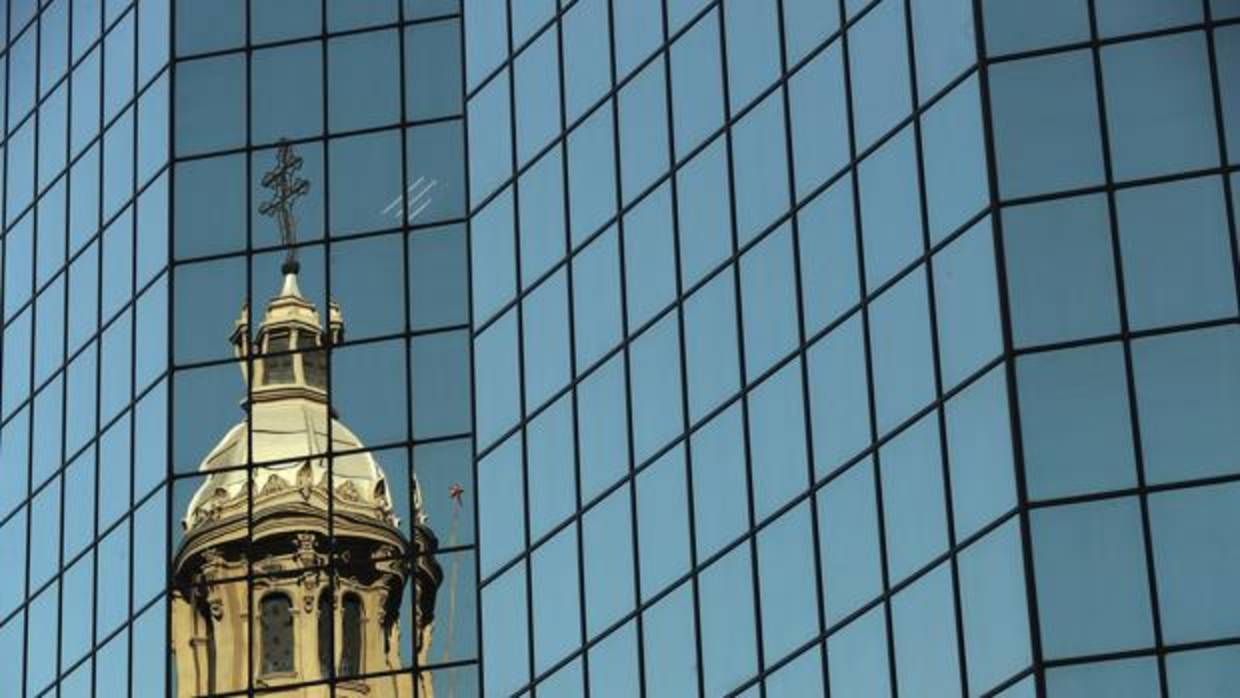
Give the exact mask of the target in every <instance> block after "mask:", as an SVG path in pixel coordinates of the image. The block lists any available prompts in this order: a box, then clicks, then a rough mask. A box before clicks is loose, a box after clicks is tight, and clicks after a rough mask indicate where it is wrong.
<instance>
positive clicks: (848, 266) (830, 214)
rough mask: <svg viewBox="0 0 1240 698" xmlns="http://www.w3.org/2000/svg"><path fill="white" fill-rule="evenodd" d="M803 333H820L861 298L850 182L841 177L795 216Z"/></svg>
mask: <svg viewBox="0 0 1240 698" xmlns="http://www.w3.org/2000/svg"><path fill="white" fill-rule="evenodd" d="M797 224H798V226H799V227H798V237H799V242H800V254H801V302H802V304H803V307H804V311H805V333H806V334H807V335H813V334H814V333H816V332H819V331H821V330H822V329H823V328H824V327H826V326H827V324H828V323H830V322H832V321H834V320H835V319H836V318H838V317H839V316H840V315H842V314H843V313H844V312H845V311H846V310H848V309H849V308H851V307H853V306H854V305H855V304H856V303H857V301H858V300H860V295H861V289H860V283H859V280H858V269H857V235H856V228H855V224H854V216H853V197H852V182H851V181H850V180H848V179H846V178H845V179H841V180H840V181H839V182H838V183H836V184H834V185H832V186H831V188H830V189H828V190H826V191H825V192H823V193H822V194H819V195H818V196H816V197H814V199H812V200H811V201H809V202H807V203H806V204H805V205H804V206H802V207H801V210H800V211H798V212H797Z"/></svg>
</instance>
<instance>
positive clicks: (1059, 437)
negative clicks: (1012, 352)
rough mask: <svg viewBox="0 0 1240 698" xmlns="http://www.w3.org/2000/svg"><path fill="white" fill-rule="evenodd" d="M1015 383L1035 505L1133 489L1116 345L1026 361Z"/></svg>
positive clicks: (1124, 386)
mask: <svg viewBox="0 0 1240 698" xmlns="http://www.w3.org/2000/svg"><path fill="white" fill-rule="evenodd" d="M1017 380H1018V381H1019V386H1020V418H1021V433H1022V443H1023V446H1024V452H1025V472H1026V478H1027V481H1028V487H1029V495H1030V496H1031V497H1035V498H1043V497H1066V496H1071V495H1075V494H1085V493H1088V492H1096V491H1099V490H1105V489H1120V488H1124V487H1132V486H1133V485H1135V484H1136V471H1135V468H1134V460H1133V446H1132V435H1131V430H1130V414H1129V411H1128V388H1127V382H1126V377H1125V373H1124V355H1123V352H1122V350H1121V348H1120V347H1119V345H1116V344H1103V345H1098V346H1092V347H1081V348H1077V349H1067V350H1063V351H1055V352H1050V353H1046V354H1034V355H1031V356H1026V357H1022V358H1021V359H1020V360H1019V361H1018V362H1017Z"/></svg>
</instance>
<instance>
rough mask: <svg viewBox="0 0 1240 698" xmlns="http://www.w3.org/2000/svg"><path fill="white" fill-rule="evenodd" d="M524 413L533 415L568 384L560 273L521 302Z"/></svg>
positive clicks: (564, 304)
mask: <svg viewBox="0 0 1240 698" xmlns="http://www.w3.org/2000/svg"><path fill="white" fill-rule="evenodd" d="M523 311H524V313H523V317H522V330H523V332H522V336H523V338H524V340H525V351H524V358H525V366H524V368H525V409H526V412H532V411H533V410H534V409H535V408H536V407H537V406H538V405H541V404H542V403H543V402H544V401H546V400H547V399H548V398H549V397H551V395H552V394H553V393H554V392H555V391H557V390H559V389H560V388H561V387H563V386H564V385H565V384H566V383H568V380H569V378H571V376H569V363H568V356H569V352H570V351H572V348H571V347H570V346H569V345H568V342H569V339H568V289H567V285H566V281H565V274H564V271H563V269H561V270H560V271H557V272H556V273H555V275H554V276H552V277H551V278H550V279H548V280H547V281H546V282H544V283H543V284H542V285H540V286H539V287H538V288H536V289H534V290H533V291H531V292H530V295H529V296H526V298H525V300H524V302H523Z"/></svg>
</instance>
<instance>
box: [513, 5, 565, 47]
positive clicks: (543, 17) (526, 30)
mask: <svg viewBox="0 0 1240 698" xmlns="http://www.w3.org/2000/svg"><path fill="white" fill-rule="evenodd" d="M553 14H555V0H532V1H527V2H519V3H516V4H514V5H513V6H512V43H513V46H520V45H521V44H523V43H525V42H526V41H527V40H528V39H529V38H530V37H531V36H533V35H534V32H536V31H538V30H539V29H541V28H542V26H543V24H545V23H546V22H547V20H549V19H551V16H552V15H553ZM547 34H555V31H548V32H547Z"/></svg>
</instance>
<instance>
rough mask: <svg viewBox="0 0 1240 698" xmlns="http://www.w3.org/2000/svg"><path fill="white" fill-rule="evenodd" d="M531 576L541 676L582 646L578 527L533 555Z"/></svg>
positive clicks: (537, 667)
mask: <svg viewBox="0 0 1240 698" xmlns="http://www.w3.org/2000/svg"><path fill="white" fill-rule="evenodd" d="M530 574H531V575H533V577H532V578H531V583H530V587H531V589H532V590H533V606H532V607H531V609H530V612H531V614H532V615H533V617H534V673H535V674H541V673H543V672H545V671H547V670H548V669H550V668H551V666H552V665H553V664H555V662H556V661H557V660H559V659H561V658H563V657H564V656H565V655H567V654H568V653H569V652H570V651H571V650H573V649H574V648H576V647H577V646H578V645H579V644H581V606H580V603H581V596H580V593H579V589H578V588H577V527H576V525H572V526H569V527H568V528H565V529H564V530H562V531H560V532H559V533H557V534H556V535H555V537H554V538H552V539H551V540H549V541H547V542H546V543H544V544H542V545H541V546H539V547H538V549H536V550H535V551H534V552H533V555H532V559H531V561H530ZM509 613H511V611H509ZM540 693H541V691H540Z"/></svg>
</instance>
